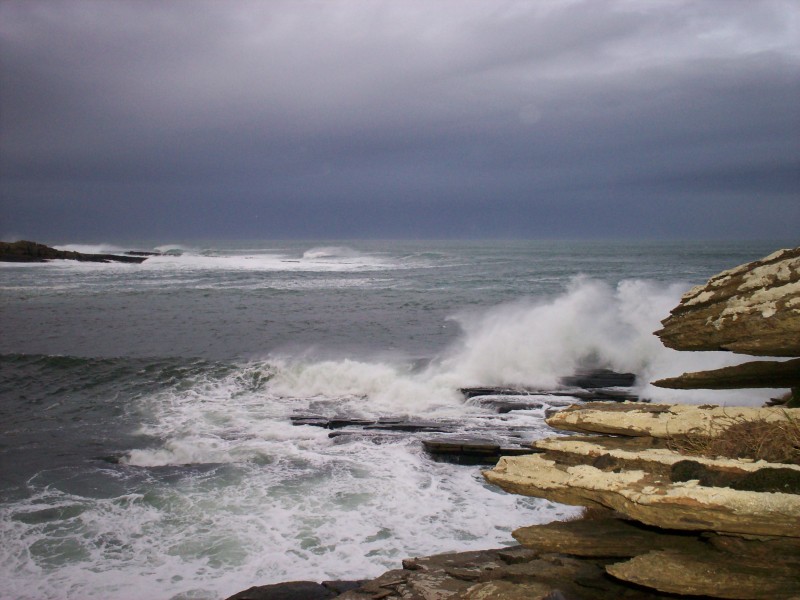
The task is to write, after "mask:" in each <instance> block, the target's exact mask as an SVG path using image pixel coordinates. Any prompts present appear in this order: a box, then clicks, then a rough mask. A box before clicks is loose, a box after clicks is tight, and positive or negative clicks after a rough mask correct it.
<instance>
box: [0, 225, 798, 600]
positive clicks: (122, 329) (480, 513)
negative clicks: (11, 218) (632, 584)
mask: <svg viewBox="0 0 800 600" xmlns="http://www.w3.org/2000/svg"><path fill="white" fill-rule="evenodd" d="M790 245H792V244H791V243H790V242H783V243H781V242H748V243H745V242H738V243H729V242H705V243H700V242H692V243H673V242H647V243H642V242H614V243H611V242H564V241H558V242H553V241H502V242H488V241H481V242H397V241H392V242H364V241H358V242H336V243H330V242H328V243H319V242H248V243H242V242H237V243H218V242H217V243H193V244H183V245H178V244H167V245H159V244H152V243H147V244H145V243H142V244H138V245H136V244H134V245H130V244H126V245H125V246H124V247H119V246H117V247H115V246H112V245H108V244H106V245H101V246H95V247H85V246H62V248H63V249H73V250H80V251H103V252H107V251H112V252H113V251H121V250H123V249H128V248H130V247H132V246H136V247H138V249H145V250H152V249H155V250H158V251H160V252H162V253H163V254H162V255H160V256H155V257H152V258H149V259H148V260H146V261H145V262H144V263H142V264H139V265H135V264H122V263H120V264H96V263H78V262H73V261H53V262H49V263H44V264H11V263H6V264H2V263H0V300H1V302H0V328H1V329H0V581H2V585H0V597H2V598H9V599H11V598H14V599H23V598H31V599H44V598H48V599H49V598H82V599H85V598H118V599H123V600H124V599H127V598H131V599H132V598H141V597H147V598H153V599H176V600H177V599H187V600H188V599H201V598H209V599H212V598H223V597H226V596H228V595H231V594H233V593H235V592H237V591H239V590H241V589H244V588H247V587H250V586H251V585H262V584H268V583H274V582H279V581H286V580H297V579H311V580H317V581H320V580H325V579H347V578H364V577H369V576H375V575H377V574H379V573H381V572H383V571H384V570H387V569H391V568H397V567H398V566H399V563H400V561H401V559H402V558H404V557H409V556H415V555H417V556H418V555H426V554H433V553H437V552H445V551H454V550H469V549H480V548H489V547H497V546H502V545H509V544H512V543H513V539H512V538H511V535H510V532H511V531H512V530H513V529H514V528H516V527H519V526H523V525H529V524H533V523H542V522H547V521H550V520H553V519H557V518H565V517H569V516H571V515H574V514H575V510H576V509H574V508H572V507H566V506H562V505H557V504H554V503H551V502H548V501H545V500H539V499H532V498H524V497H520V496H514V495H509V494H505V493H504V492H502V491H500V490H499V489H497V488H494V487H491V486H489V485H487V484H486V483H485V482H484V481H483V478H482V477H481V475H480V469H479V468H477V467H470V466H459V465H452V464H445V463H440V462H434V461H432V460H431V458H430V457H428V456H427V455H426V454H425V453H424V451H423V449H422V448H421V445H420V443H419V439H418V437H415V436H409V435H405V436H404V435H395V436H387V437H383V438H374V439H369V438H359V437H350V438H330V437H329V436H328V433H329V432H328V431H327V430H325V429H321V428H317V427H312V426H308V425H305V426H293V425H292V423H291V421H290V417H291V416H293V415H298V414H313V415H319V416H327V417H331V416H337V415H346V416H349V417H363V418H378V417H385V416H392V417H398V416H409V417H414V418H424V419H447V420H449V421H454V422H457V423H459V424H460V425H459V426H460V427H461V428H462V429H463V431H465V432H471V433H475V432H480V431H481V430H482V429H481V428H484V427H487V423H491V419H494V418H497V416H496V415H494V416H492V415H491V414H490V411H489V410H488V409H484V408H481V407H480V406H477V405H475V404H471V403H468V402H465V400H464V398H463V397H462V395H461V394H460V393H459V392H458V389H459V388H461V387H465V386H477V385H481V386H492V385H518V386H526V387H533V388H548V387H552V386H554V385H557V383H558V378H559V377H560V376H563V375H569V374H570V373H572V372H574V371H575V370H576V369H579V368H582V367H587V366H588V367H603V368H610V369H614V370H617V371H626V372H628V371H629V372H634V373H636V374H637V385H636V390H635V391H636V392H637V393H639V394H640V395H641V396H644V397H648V398H651V399H652V400H653V401H656V402H658V401H670V402H720V403H725V402H729V403H734V402H735V403H747V404H754V405H759V404H761V403H762V402H763V401H764V400H765V399H766V398H767V397H769V395H770V391H767V392H764V391H747V392H737V393H731V392H726V393H721V392H697V391H695V392H678V391H668V390H660V389H658V388H654V387H652V386H651V385H650V384H649V382H650V381H653V380H654V379H657V378H660V377H665V376H671V375H678V374H680V373H682V372H684V371H688V370H698V369H703V368H715V367H720V366H724V365H729V364H734V363H736V362H741V361H742V360H743V357H737V356H734V355H731V354H725V353H680V352H675V351H672V350H668V349H666V348H664V347H663V346H662V345H661V343H660V342H659V340H658V338H656V337H655V336H653V335H652V332H653V331H654V330H656V329H658V327H659V322H660V320H661V319H663V318H665V317H666V316H667V315H668V314H669V311H670V309H671V308H673V307H674V306H675V305H677V303H678V302H679V300H680V296H681V294H682V293H683V292H685V291H686V290H687V289H688V288H689V287H691V286H692V285H696V284H699V283H703V282H704V281H705V280H706V279H707V278H708V277H710V276H711V275H713V274H715V273H716V272H719V271H720V270H723V269H726V268H730V267H733V266H735V265H738V264H741V263H744V262H748V261H751V260H755V259H757V258H760V257H762V256H765V255H766V254H768V253H770V252H772V251H774V250H776V249H777V248H779V247H785V246H790ZM772 394H773V395H774V391H773V392H772ZM543 400H544V401H545V404H544V406H543V407H542V408H541V409H532V410H526V411H515V412H512V413H509V414H508V415H505V416H503V417H502V418H503V424H504V425H505V426H510V427H512V428H517V429H518V430H519V431H520V432H522V433H521V435H522V437H523V438H524V439H525V440H526V441H529V440H533V439H537V438H541V437H545V436H547V435H551V434H552V431H550V430H549V429H548V427H547V426H546V424H545V423H544V421H543V416H544V410H545V409H546V408H547V403H546V402H547V398H543Z"/></svg>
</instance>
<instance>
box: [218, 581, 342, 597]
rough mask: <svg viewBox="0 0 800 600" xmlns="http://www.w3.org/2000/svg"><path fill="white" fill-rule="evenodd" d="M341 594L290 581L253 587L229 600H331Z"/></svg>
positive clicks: (314, 583) (319, 584) (315, 585)
mask: <svg viewBox="0 0 800 600" xmlns="http://www.w3.org/2000/svg"><path fill="white" fill-rule="evenodd" d="M338 595H339V593H338V592H336V591H334V590H333V589H330V588H328V587H326V586H324V585H322V584H321V583H316V582H314V581H290V582H287V583H276V584H274V585H260V586H253V587H251V588H249V589H246V590H244V591H243V592H239V593H238V594H234V595H233V596H230V597H229V598H227V600H329V599H330V598H335V597H336V596H338Z"/></svg>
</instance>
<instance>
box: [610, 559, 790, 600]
mask: <svg viewBox="0 0 800 600" xmlns="http://www.w3.org/2000/svg"><path fill="white" fill-rule="evenodd" d="M606 570H607V571H608V572H609V573H610V574H611V575H613V576H614V577H617V578H618V579H621V580H623V581H628V582H630V583H634V584H636V585H641V586H645V587H648V588H653V589H656V590H659V591H661V592H668V593H673V594H686V595H697V596H702V595H707V596H712V597H714V598H731V599H742V600H774V599H778V598H783V599H789V598H798V597H800V562H792V561H785V560H783V559H782V557H780V556H776V557H774V558H773V560H770V561H767V562H754V561H753V560H752V559H748V558H742V557H737V556H734V555H731V554H724V553H720V552H713V551H710V552H709V551H706V552H703V553H678V552H674V551H654V552H650V553H648V554H644V555H642V556H637V557H635V558H633V559H631V560H629V561H627V562H624V563H619V564H615V565H609V566H608V567H606Z"/></svg>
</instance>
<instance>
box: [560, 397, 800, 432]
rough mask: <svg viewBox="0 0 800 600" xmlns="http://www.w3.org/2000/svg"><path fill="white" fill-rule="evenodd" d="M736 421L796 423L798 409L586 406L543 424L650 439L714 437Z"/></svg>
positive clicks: (629, 404) (594, 404) (652, 405)
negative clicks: (791, 421) (689, 436)
mask: <svg viewBox="0 0 800 600" xmlns="http://www.w3.org/2000/svg"><path fill="white" fill-rule="evenodd" d="M737 419H745V420H762V419H763V420H765V421H786V420H788V419H800V409H797V408H792V409H786V408H780V407H771V408H754V407H747V406H708V405H706V406H691V405H686V404H673V405H667V404H641V403H623V404H615V405H608V404H607V403H602V402H589V403H586V404H583V405H580V406H578V405H576V406H571V407H569V408H567V409H565V410H562V411H559V412H557V413H555V414H553V415H552V416H551V417H550V418H548V419H547V424H548V425H550V426H551V427H555V428H556V429H564V430H567V431H575V432H578V433H606V434H613V435H630V436H651V437H655V438H670V437H675V436H682V435H690V434H691V435H716V434H718V433H719V432H720V431H722V430H723V429H724V426H725V423H726V422H728V423H730V422H733V421H734V420H737Z"/></svg>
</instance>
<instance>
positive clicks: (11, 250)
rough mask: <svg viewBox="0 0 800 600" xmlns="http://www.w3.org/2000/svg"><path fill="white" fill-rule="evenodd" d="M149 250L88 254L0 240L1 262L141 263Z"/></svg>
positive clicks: (36, 244)
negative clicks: (58, 260)
mask: <svg viewBox="0 0 800 600" xmlns="http://www.w3.org/2000/svg"><path fill="white" fill-rule="evenodd" d="M152 254H153V253H149V252H133V251H131V252H128V253H126V254H125V255H119V254H86V253H84V252H72V251H69V250H56V249H55V248H51V247H50V246H45V245H44V244H39V243H37V242H29V241H26V240H20V241H18V242H0V262H47V261H49V260H56V259H61V260H77V261H80V262H100V263H107V262H123V263H141V262H144V261H145V260H147V258H148V256H150V255H152Z"/></svg>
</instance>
